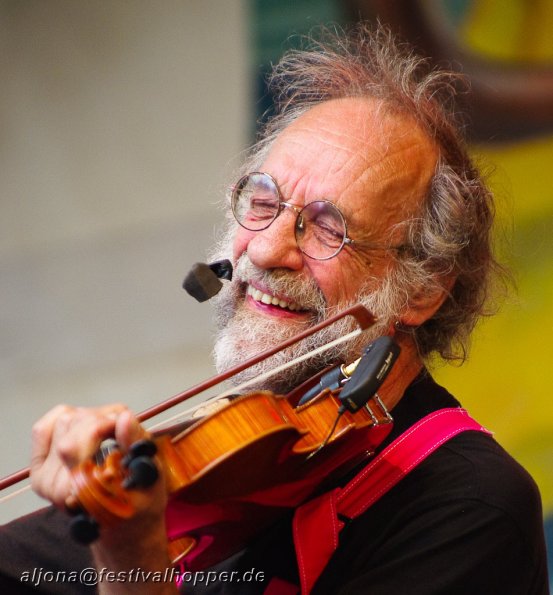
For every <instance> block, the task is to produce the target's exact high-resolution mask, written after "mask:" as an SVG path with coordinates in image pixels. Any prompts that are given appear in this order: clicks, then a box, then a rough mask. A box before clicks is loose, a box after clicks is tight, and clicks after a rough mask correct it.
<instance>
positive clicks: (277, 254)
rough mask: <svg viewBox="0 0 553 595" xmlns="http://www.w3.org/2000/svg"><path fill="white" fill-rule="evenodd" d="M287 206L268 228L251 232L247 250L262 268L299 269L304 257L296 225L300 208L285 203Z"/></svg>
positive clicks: (251, 258)
mask: <svg viewBox="0 0 553 595" xmlns="http://www.w3.org/2000/svg"><path fill="white" fill-rule="evenodd" d="M283 204H284V205H285V207H290V208H284V209H283V211H282V212H281V213H280V215H279V216H278V217H277V218H276V219H275V220H274V221H273V222H272V223H271V225H270V226H269V227H267V229H264V230H262V231H255V232H251V233H252V234H253V235H252V236H251V238H250V240H249V242H248V245H247V251H248V256H249V257H250V260H251V261H252V263H253V264H255V265H256V266H258V267H260V268H262V269H266V270H268V269H275V268H286V269H289V270H293V271H298V270H300V269H301V268H302V267H303V263H304V259H303V254H302V252H301V250H300V249H299V248H298V244H297V242H296V236H295V231H294V229H295V225H296V219H297V212H298V210H299V209H297V207H293V206H292V205H288V204H286V203H283Z"/></svg>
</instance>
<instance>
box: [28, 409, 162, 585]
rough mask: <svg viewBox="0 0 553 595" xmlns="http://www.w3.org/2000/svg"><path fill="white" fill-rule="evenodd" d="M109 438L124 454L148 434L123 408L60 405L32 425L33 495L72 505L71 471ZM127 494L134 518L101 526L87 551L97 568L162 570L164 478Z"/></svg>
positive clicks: (60, 506) (94, 452)
mask: <svg viewBox="0 0 553 595" xmlns="http://www.w3.org/2000/svg"><path fill="white" fill-rule="evenodd" d="M109 437H114V438H115V440H116V441H117V443H118V445H119V447H120V449H121V450H122V451H123V452H126V451H127V450H128V449H129V447H130V446H131V444H133V443H134V442H136V441H137V440H140V439H143V438H147V437H149V436H148V434H147V432H146V431H145V430H144V428H142V426H141V425H140V424H139V423H138V421H137V419H136V418H135V417H134V415H133V414H132V413H131V411H129V410H128V409H127V408H126V407H125V406H123V405H107V406H104V407H98V408H94V409H86V408H81V407H69V406H66V405H60V406H58V407H55V408H54V409H52V410H51V411H50V412H48V413H47V414H46V415H45V416H44V417H42V418H41V419H40V420H39V421H38V422H37V423H36V424H35V425H34V427H33V448H32V460H31V482H32V487H33V489H34V491H35V492H36V493H37V494H39V495H40V496H42V497H43V498H46V499H48V500H50V501H51V502H52V503H53V504H54V505H56V506H57V507H59V508H61V509H66V508H68V507H69V508H73V507H75V504H77V503H76V501H75V497H74V494H73V490H74V488H73V482H72V477H71V471H72V469H73V468H74V467H76V466H77V465H79V464H80V463H82V462H83V461H85V460H87V459H89V458H90V457H92V456H94V455H95V454H96V453H97V451H98V449H99V446H100V444H101V442H102V441H103V440H105V439H106V438H109ZM159 468H160V465H159V464H158V469H159ZM160 472H161V469H160ZM132 494H133V504H134V505H135V508H136V514H135V515H134V516H133V517H132V518H131V519H129V520H125V521H121V522H120V523H117V525H116V526H113V527H100V538H99V539H98V541H97V542H95V543H94V544H93V547H92V551H93V554H94V557H95V559H96V562H97V565H98V567H107V568H109V569H110V570H114V571H117V570H128V569H131V568H135V567H137V566H140V567H142V568H144V569H148V568H149V569H153V570H159V569H165V568H166V567H168V566H169V565H170V564H169V560H168V556H167V537H166V530H165V520H164V512H165V507H166V504H167V495H166V490H165V486H164V481H163V476H162V475H161V476H160V479H159V480H158V481H157V482H156V483H155V484H154V485H153V486H151V487H150V488H147V489H137V490H133V492H132ZM166 587H169V586H168V585H166Z"/></svg>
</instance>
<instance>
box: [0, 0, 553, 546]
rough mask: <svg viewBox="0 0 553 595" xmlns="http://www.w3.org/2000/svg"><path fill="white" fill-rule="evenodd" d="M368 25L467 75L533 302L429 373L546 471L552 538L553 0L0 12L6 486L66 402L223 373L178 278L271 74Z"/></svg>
mask: <svg viewBox="0 0 553 595" xmlns="http://www.w3.org/2000/svg"><path fill="white" fill-rule="evenodd" d="M361 18H362V19H368V20H375V19H380V20H381V21H382V22H384V23H387V24H389V26H390V27H391V28H392V29H394V30H395V31H398V32H399V33H400V34H401V35H402V36H403V37H404V38H406V39H408V40H410V41H411V43H413V44H414V45H415V47H417V48H418V49H419V50H420V51H421V52H422V53H423V54H424V55H425V56H428V57H429V58H430V59H431V60H433V61H434V62H435V63H437V64H446V65H448V66H450V67H453V68H455V69H459V70H461V71H462V72H464V73H465V74H466V75H467V76H468V77H469V79H470V81H471V93H470V94H468V95H466V96H465V97H463V99H462V101H463V103H462V104H461V105H460V108H461V109H463V111H464V112H465V113H466V114H467V116H468V118H467V133H468V135H469V137H470V141H471V147H472V150H473V152H474V155H475V158H476V159H477V160H478V161H479V162H481V163H482V165H483V167H484V168H485V170H486V171H489V172H490V173H489V180H490V184H491V185H492V187H493V188H494V190H495V192H496V194H497V197H498V203H499V208H498V215H499V220H500V223H501V228H502V230H503V232H502V233H501V237H500V238H499V239H500V240H501V245H502V251H503V253H504V257H505V260H506V261H507V263H508V264H509V265H510V266H511V267H512V268H513V270H514V272H515V277H516V280H517V285H518V290H517V292H516V293H514V294H513V295H512V296H510V298H509V300H507V302H506V303H505V304H504V305H503V307H502V309H501V311H500V313H499V314H498V315H497V316H495V317H494V318H491V319H488V320H485V321H483V323H482V324H481V325H480V326H479V328H478V329H477V332H476V333H475V335H474V340H473V349H472V351H471V354H470V358H469V361H468V362H467V363H466V364H465V365H463V366H462V367H451V366H444V365H440V364H438V363H437V364H436V367H435V369H434V373H435V375H436V376H437V378H438V380H440V381H441V382H443V383H444V384H445V385H446V386H448V388H450V389H451V391H452V392H453V393H454V394H456V395H457V396H458V397H459V398H460V400H461V401H462V402H463V404H464V405H465V406H466V407H467V408H468V409H469V410H470V411H471V413H472V414H473V415H474V416H475V417H476V418H477V419H479V420H480V421H481V422H482V423H483V424H485V425H487V426H488V427H489V428H490V429H492V430H493V431H494V432H495V434H496V436H497V438H498V440H499V441H500V442H501V443H502V444H504V445H505V446H506V448H507V449H508V450H509V451H510V452H512V453H513V454H514V455H515V457H516V458H518V459H519V460H520V461H521V462H522V463H523V464H524V465H525V466H526V467H527V469H528V470H529V471H530V472H531V473H532V475H533V476H534V477H535V479H536V481H537V482H538V484H539V486H540V489H541V492H542V496H543V500H544V513H545V523H546V527H547V528H548V531H549V533H548V538H549V539H551V532H553V473H552V470H553V431H552V430H553V407H552V406H551V404H550V402H549V391H550V388H549V387H550V385H551V383H552V381H553V371H552V368H553V357H552V356H553V347H552V346H551V345H552V342H551V341H550V339H549V333H550V332H552V331H553V306H552V304H553V275H552V273H553V184H551V182H550V179H551V175H550V171H551V168H552V167H553V37H552V36H551V34H550V32H551V30H553V1H552V0H534V1H533V2H527V1H525V0H478V1H470V0H427V1H422V0H421V1H415V0H401V1H400V0H381V1H375V0H372V1H369V0H224V1H221V0H166V1H165V2H163V3H151V2H146V1H145V0H133V1H131V2H129V1H126V0H112V1H110V2H101V1H99V0H98V1H92V2H86V3H84V2H73V1H71V0H47V1H41V0H0V201H1V202H0V205H1V210H0V398H1V400H2V403H1V409H0V416H1V417H0V419H1V430H2V436H1V439H0V440H1V445H2V448H1V451H0V453H1V454H0V476H4V475H6V474H8V473H9V472H12V471H14V470H16V469H19V468H20V467H23V466H26V465H27V462H28V458H29V443H30V428H31V426H32V423H33V421H34V420H36V419H37V418H38V417H40V416H41V415H42V414H43V413H44V412H46V411H47V410H48V409H50V408H51V407H52V406H53V405H55V404H57V403H60V402H65V403H73V404H98V403H108V402H112V401H122V402H125V403H128V404H130V405H131V407H132V408H133V409H135V410H136V411H139V410H142V409H144V408H146V407H147V406H148V405H151V404H153V403H155V402H157V401H159V400H160V399H161V398H162V397H166V396H170V395H172V394H174V393H177V392H180V391H181V390H183V389H185V388H187V387H189V386H191V385H192V384H194V383H196V382H199V381H200V380H202V379H204V378H206V377H207V376H209V375H210V374H211V373H212V371H213V370H212V368H211V364H210V346H211V340H212V328H211V323H210V309H209V306H207V305H201V304H197V303H195V302H194V301H193V300H192V299H191V298H189V297H188V296H187V295H186V294H185V293H184V292H183V291H182V289H181V283H182V279H183V277H184V275H185V274H186V272H187V271H188V269H189V268H190V266H191V265H192V264H193V263H194V262H196V261H201V260H204V258H205V253H206V250H207V249H208V248H209V246H210V244H211V241H212V238H213V237H214V235H216V233H217V226H218V225H219V224H220V221H221V217H220V211H219V209H218V203H219V201H220V200H221V198H222V196H223V193H224V189H225V185H226V184H227V183H228V182H229V179H230V178H229V175H230V172H232V169H233V165H234V164H235V163H236V159H237V158H239V155H240V152H241V151H242V150H243V149H244V148H245V147H246V146H247V145H248V143H249V142H251V140H252V139H253V137H254V135H255V125H256V120H257V119H259V118H262V117H263V115H264V114H266V113H267V112H268V111H269V112H270V109H271V98H270V97H269V96H268V95H267V93H266V91H265V86H264V76H265V74H266V72H267V71H268V69H269V67H270V64H271V62H274V61H276V60H278V57H279V55H280V54H282V52H283V51H285V50H286V49H287V48H289V47H293V46H294V45H296V44H297V43H298V36H299V35H301V34H303V33H307V32H308V31H309V30H310V29H312V28H313V27H315V26H316V25H318V24H320V23H326V24H328V23H337V24H341V25H347V24H348V23H352V22H354V21H356V20H358V19H361ZM548 172H549V173H548ZM505 237H508V238H509V241H508V242H505V241H503V240H504V239H505ZM37 505H38V502H37V499H35V498H34V497H32V496H31V495H29V494H27V495H25V497H23V498H19V499H17V500H12V501H10V502H9V503H5V502H4V503H2V504H1V506H0V522H4V521H7V520H9V519H11V518H13V517H15V516H17V515H19V514H21V513H22V512H25V511H27V510H30V509H32V508H34V507H36V506H37ZM549 551H550V553H551V552H553V543H550V547H549Z"/></svg>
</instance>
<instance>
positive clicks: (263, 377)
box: [148, 329, 363, 440]
mask: <svg viewBox="0 0 553 595" xmlns="http://www.w3.org/2000/svg"><path fill="white" fill-rule="evenodd" d="M362 332H363V330H362V329H355V330H353V331H351V332H350V333H347V334H346V335H343V336H342V337H338V339H334V340H333V341H330V343H326V344H325V345H322V346H321V347H317V348H316V349H314V350H313V351H310V352H309V353H304V354H303V355H301V356H299V357H297V358H296V359H293V360H291V361H289V362H286V363H284V364H281V365H280V366H277V367H276V368H273V369H272V370H269V371H267V372H264V373H263V374H260V375H259V376H256V377H255V378H251V379H250V380H247V381H246V382H243V383H242V384H239V385H238V386H233V387H232V388H229V389H227V390H225V391H223V392H222V393H220V394H217V395H214V396H212V397H209V398H208V399H206V400H205V401H202V402H201V403H198V404H196V405H194V406H193V407H190V408H189V409H187V410H185V411H181V412H179V413H176V414H175V415H173V416H171V417H169V418H168V419H165V420H163V421H161V422H159V423H156V424H154V425H153V426H150V427H149V428H148V431H150V432H151V431H153V430H156V429H158V428H160V427H161V426H164V425H166V424H168V423H171V422H174V421H177V420H178V419H181V418H182V417H184V416H186V415H192V414H193V413H195V412H196V411H197V410H198V409H201V408H202V407H206V406H207V405H209V404H210V403H212V402H215V401H218V400H219V399H224V398H225V397H230V396H231V395H235V394H237V393H240V392H242V391H243V389H245V388H247V387H248V386H250V385H252V384H254V383H258V382H263V381H264V380H267V379H268V378H270V377H271V376H273V375H275V374H278V373H279V372H283V371H285V370H287V369H288V368H291V367H292V366H295V365H296V364H299V363H301V362H303V361H305V360H306V359H309V358H311V357H314V356H316V355H319V354H320V353H323V352H324V351H326V350H328V349H331V348H332V347H335V346H336V345H340V344H341V343H345V342H346V341H349V340H351V339H353V338H355V337H357V336H358V335H360V334H361V333H362ZM185 431H186V430H185ZM179 437H180V436H176V437H175V438H173V440H177V439H178V438H179Z"/></svg>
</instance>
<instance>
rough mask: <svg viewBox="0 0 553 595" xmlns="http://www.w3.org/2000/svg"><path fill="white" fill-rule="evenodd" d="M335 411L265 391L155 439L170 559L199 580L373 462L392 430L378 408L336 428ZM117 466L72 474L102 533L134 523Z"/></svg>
mask: <svg viewBox="0 0 553 595" xmlns="http://www.w3.org/2000/svg"><path fill="white" fill-rule="evenodd" d="M338 408H339V401H338V399H337V397H336V395H335V394H334V393H332V392H331V391H328V390H326V391H324V392H322V393H321V394H320V395H319V396H318V397H316V398H315V399H313V400H312V401H310V402H309V403H307V404H305V405H302V406H299V407H295V406H294V398H293V397H290V396H289V397H288V398H287V397H284V396H276V395H274V394H272V393H270V392H268V391H260V392H255V393H251V394H248V395H244V396H241V397H237V398H235V399H234V400H232V401H230V402H229V403H227V404H226V405H225V406H223V407H222V408H221V409H219V410H218V411H217V412H215V413H214V414H212V415H209V416H207V417H205V418H202V419H199V420H198V421H196V422H195V423H193V424H192V425H190V426H189V427H187V428H186V429H185V430H184V431H183V432H182V433H181V434H179V435H177V436H169V435H164V436H161V437H158V438H156V439H155V441H156V444H157V447H158V458H159V460H160V461H161V465H162V466H163V468H164V475H165V479H166V486H167V490H168V493H169V502H168V506H167V510H166V520H167V527H168V537H169V540H170V542H172V543H173V545H172V546H171V548H170V549H171V553H170V555H171V557H172V559H173V560H174V561H176V560H178V559H181V560H182V561H183V563H184V564H185V565H186V568H187V569H189V570H193V571H195V570H201V569H203V568H206V567H209V566H212V565H213V564H216V563H217V562H220V561H222V560H224V559H225V558H227V557H228V556H230V555H231V554H233V553H235V552H236V551H239V550H240V549H242V548H243V547H244V546H245V545H246V544H247V543H248V542H249V541H251V540H252V539H253V538H254V537H255V536H256V535H257V534H259V533H260V532H262V531H263V529H264V528H266V527H267V526H269V525H270V524H272V523H274V522H275V520H276V519H278V518H279V517H280V516H282V515H284V514H286V513H287V512H289V511H290V510H292V509H293V508H295V507H297V506H298V505H300V504H301V503H302V502H304V501H305V500H307V499H308V498H309V497H310V496H311V495H312V494H314V493H315V492H317V491H318V490H322V489H324V487H325V486H326V485H329V486H330V485H332V482H335V481H336V480H338V479H339V477H340V476H342V475H344V474H345V473H347V471H348V470H350V469H351V468H353V467H354V466H355V465H357V464H359V463H360V462H361V461H363V460H364V459H366V458H367V457H368V456H370V454H372V452H373V451H374V449H375V448H376V446H378V445H379V444H380V443H381V442H382V441H383V440H384V438H385V437H386V436H387V435H388V433H389V432H390V430H391V427H392V424H391V418H390V417H389V415H388V414H387V412H386V411H385V410H384V411H383V410H382V409H381V404H380V402H379V401H373V400H372V399H371V401H369V403H368V404H367V408H363V409H361V410H359V411H358V412H356V413H355V414H351V413H349V412H347V411H346V412H345V413H343V414H342V415H341V416H340V417H339V419H338V420H337V415H338ZM336 420H337V421H336ZM335 422H336V425H335ZM334 425H335V427H334ZM331 432H332V434H331V435H330V437H329V434H330V433H331ZM326 441H327V442H326ZM322 444H324V448H321V445H322ZM119 463H120V454H117V453H113V457H112V456H111V455H110V456H108V457H107V459H106V461H105V462H104V465H103V466H102V467H103V469H99V468H98V467H94V466H93V465H92V464H91V463H86V464H83V465H80V466H79V467H77V469H76V470H74V473H73V477H74V485H75V494H74V495H75V497H76V499H77V500H78V501H79V503H80V504H81V506H82V507H83V508H84V509H85V510H86V511H87V512H88V513H89V514H90V515H91V516H92V517H94V518H95V519H96V520H97V521H98V522H99V523H100V524H102V523H104V524H108V525H113V524H114V523H116V522H118V521H119V520H122V519H126V518H129V517H130V516H132V497H133V490H126V489H124V488H123V487H122V484H123V483H124V476H125V472H124V470H119V471H117V470H116V468H117V465H118V464H119ZM112 467H113V469H112Z"/></svg>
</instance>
